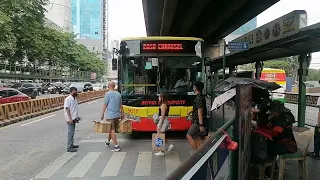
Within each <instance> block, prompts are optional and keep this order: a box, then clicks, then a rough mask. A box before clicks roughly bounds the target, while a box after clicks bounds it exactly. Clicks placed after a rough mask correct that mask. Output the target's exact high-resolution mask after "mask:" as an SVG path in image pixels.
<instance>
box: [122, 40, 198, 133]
mask: <svg viewBox="0 0 320 180" xmlns="http://www.w3.org/2000/svg"><path fill="white" fill-rule="evenodd" d="M203 54H204V53H203V39H200V38H191V37H164V36H154V37H137V38H124V39H122V40H121V42H120V49H119V51H118V55H119V56H118V64H117V66H118V67H117V68H118V87H119V88H118V91H119V92H120V93H121V95H122V104H123V112H124V116H125V118H127V119H129V120H131V121H132V131H133V132H152V131H155V130H156V124H155V123H154V120H153V115H154V114H156V113H158V111H159V101H158V96H159V94H160V93H161V92H166V93H167V94H168V95H169V97H168V98H169V101H168V103H169V105H170V111H169V121H170V125H169V129H170V130H171V131H186V130H188V129H189V127H190V125H191V122H190V120H189V118H187V113H188V112H189V111H191V110H192V106H193V100H194V98H195V94H194V93H193V88H192V84H193V83H194V82H195V81H202V80H203V79H204V66H203V64H204V56H203ZM180 79H184V81H183V82H185V83H184V84H179V83H177V82H178V81H179V80H180ZM202 82H203V81H202Z"/></svg>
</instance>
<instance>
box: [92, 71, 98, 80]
mask: <svg viewBox="0 0 320 180" xmlns="http://www.w3.org/2000/svg"><path fill="white" fill-rule="evenodd" d="M96 78H97V73H93V72H92V73H91V74H90V79H91V80H95V79H96Z"/></svg>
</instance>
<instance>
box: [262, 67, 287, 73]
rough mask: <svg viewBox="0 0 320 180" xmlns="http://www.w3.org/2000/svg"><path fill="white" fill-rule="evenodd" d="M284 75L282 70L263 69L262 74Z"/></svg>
mask: <svg viewBox="0 0 320 180" xmlns="http://www.w3.org/2000/svg"><path fill="white" fill-rule="evenodd" d="M267 72H269V73H286V71H285V70H283V69H272V68H263V69H262V73H267Z"/></svg>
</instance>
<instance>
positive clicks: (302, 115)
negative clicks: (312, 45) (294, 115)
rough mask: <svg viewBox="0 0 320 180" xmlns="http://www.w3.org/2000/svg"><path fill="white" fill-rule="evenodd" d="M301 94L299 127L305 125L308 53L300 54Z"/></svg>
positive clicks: (299, 100)
mask: <svg viewBox="0 0 320 180" xmlns="http://www.w3.org/2000/svg"><path fill="white" fill-rule="evenodd" d="M298 73H299V95H298V127H304V126H305V114H306V106H307V99H306V85H305V84H304V83H305V82H306V79H307V73H308V58H307V54H304V55H300V56H299V70H298Z"/></svg>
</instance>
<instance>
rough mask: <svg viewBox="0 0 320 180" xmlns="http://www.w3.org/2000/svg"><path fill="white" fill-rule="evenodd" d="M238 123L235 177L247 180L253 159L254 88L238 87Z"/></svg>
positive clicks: (236, 126)
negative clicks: (252, 110)
mask: <svg viewBox="0 0 320 180" xmlns="http://www.w3.org/2000/svg"><path fill="white" fill-rule="evenodd" d="M236 94H237V95H236V107H237V109H236V121H235V134H234V137H235V141H237V142H238V145H239V147H238V151H236V152H235V153H236V154H237V156H236V157H237V162H238V169H237V170H236V171H237V173H236V175H235V176H237V177H238V180H247V179H248V177H249V169H250V157H251V145H250V144H251V107H252V86H250V85H240V84H239V85H237V93H236Z"/></svg>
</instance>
